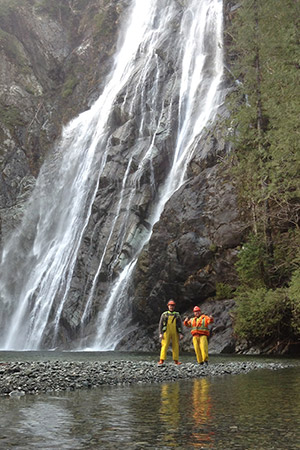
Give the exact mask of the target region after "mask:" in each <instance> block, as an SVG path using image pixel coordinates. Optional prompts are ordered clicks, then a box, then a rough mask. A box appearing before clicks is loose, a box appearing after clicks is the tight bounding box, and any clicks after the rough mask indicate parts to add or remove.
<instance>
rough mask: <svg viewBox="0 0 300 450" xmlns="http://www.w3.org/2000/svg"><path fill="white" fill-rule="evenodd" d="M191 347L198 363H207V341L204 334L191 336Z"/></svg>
mask: <svg viewBox="0 0 300 450" xmlns="http://www.w3.org/2000/svg"><path fill="white" fill-rule="evenodd" d="M193 345H194V349H195V353H196V358H197V361H198V363H202V362H203V361H208V340H207V336H205V334H203V335H201V336H193Z"/></svg>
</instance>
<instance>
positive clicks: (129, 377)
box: [0, 361, 290, 396]
mask: <svg viewBox="0 0 300 450" xmlns="http://www.w3.org/2000/svg"><path fill="white" fill-rule="evenodd" d="M289 366H290V364H288V363H277V362H275V363H274V362H270V363H269V362H254V361H251V362H227V363H217V364H216V363H213V364H209V365H208V366H203V365H198V364H195V363H184V364H182V365H180V366H176V365H174V364H173V363H171V362H169V363H166V364H165V365H164V366H162V367H158V366H157V364H156V363H155V362H148V361H105V362H98V361H85V362H81V361H32V362H30V361H25V362H2V363H0V395H1V396H4V395H9V396H23V395H25V394H38V393H42V392H46V393H51V392H60V391H74V390H77V389H89V388H94V387H99V386H103V385H128V384H132V383H162V382H170V381H177V380H182V379H192V378H202V377H216V376H224V375H236V374H241V373H248V372H250V371H252V370H259V369H270V370H277V369H282V368H286V367H289Z"/></svg>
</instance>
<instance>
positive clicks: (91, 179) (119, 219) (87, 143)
mask: <svg viewBox="0 0 300 450" xmlns="http://www.w3.org/2000/svg"><path fill="white" fill-rule="evenodd" d="M186 5H187V6H185V7H184V13H183V14H182V18H181V21H180V28H179V30H178V29H175V28H176V20H177V16H178V14H179V12H180V11H179V10H178V3H177V2H175V0H147V1H141V0H135V1H134V2H133V4H132V8H131V14H130V17H129V19H128V22H127V26H126V30H125V31H124V33H123V43H122V45H120V46H119V51H118V53H117V55H116V57H115V61H114V65H113V68H112V71H111V73H110V75H109V77H108V78H107V84H106V86H105V88H104V90H103V92H102V94H101V95H100V97H99V99H98V100H97V101H96V102H95V104H94V105H93V106H92V108H91V109H90V110H89V111H86V112H84V113H83V114H81V115H79V116H78V117H77V118H76V119H74V120H73V121H72V122H71V123H70V124H69V125H68V126H67V127H66V128H65V129H64V132H63V136H62V140H61V142H60V144H59V146H58V148H57V149H56V150H55V152H54V155H52V157H51V159H49V161H48V162H46V163H45V165H44V166H43V168H42V170H41V173H40V175H39V178H38V180H37V184H36V188H35V190H34V192H33V195H32V197H31V200H30V202H29V205H28V208H27V212H26V213H25V216H24V220H23V223H22V226H21V227H20V228H19V229H18V230H17V231H16V232H15V233H14V235H13V236H12V238H11V239H10V241H9V242H8V244H7V245H6V246H5V248H4V251H3V255H2V261H1V277H0V289H1V295H2V303H3V308H2V309H3V324H2V331H3V333H2V337H1V341H0V347H2V348H4V349H22V350H28V349H38V348H40V347H41V345H45V344H44V342H51V343H52V344H51V345H57V344H58V343H59V333H60V323H61V318H62V315H63V311H64V308H65V307H66V304H67V302H68V301H69V299H70V297H71V293H70V289H71V283H72V279H73V277H74V271H75V268H76V263H77V260H78V257H79V253H80V245H81V243H82V240H83V237H84V233H85V230H86V228H87V226H88V223H89V221H90V218H91V214H92V208H93V203H94V200H95V198H96V195H97V192H98V187H99V183H100V184H101V180H102V177H103V174H104V173H105V171H106V170H107V164H108V159H109V158H108V155H109V154H110V153H109V152H110V146H111V135H110V131H109V120H110V117H111V114H112V112H113V110H114V107H115V103H116V100H117V98H118V96H119V95H120V94H122V95H123V105H122V110H123V111H127V113H128V116H129V117H133V118H136V117H137V116H142V114H143V116H142V117H141V118H140V120H139V124H138V131H137V132H136V134H137V136H136V139H135V144H134V145H133V146H132V149H131V155H130V156H129V159H128V161H127V162H126V164H125V169H124V178H123V182H122V183H121V185H120V189H119V192H118V197H117V198H116V202H115V206H114V208H113V213H112V214H114V219H113V220H112V221H111V225H110V227H109V230H108V232H107V235H106V236H105V238H104V244H103V246H102V248H101V252H102V253H101V254H100V255H98V258H99V259H98V264H97V268H96V270H95V273H94V275H93V276H92V279H91V280H90V284H91V287H90V288H89V289H87V292H86V299H85V305H84V308H83V310H82V314H81V331H82V334H83V336H84V332H85V329H84V327H85V324H86V321H87V320H88V318H89V317H90V316H91V314H93V308H95V306H94V304H95V301H96V300H97V285H98V281H99V276H100V273H101V271H102V270H103V266H104V265H105V264H106V265H107V263H105V261H106V257H107V256H106V255H107V252H108V251H109V249H110V247H112V246H115V253H114V257H113V259H112V261H111V262H110V267H111V273H113V271H114V269H115V268H118V271H117V272H118V276H117V278H116V279H115V280H114V281H113V282H112V283H111V285H110V289H109V291H108V294H107V295H106V297H105V306H103V307H102V309H100V313H98V319H97V321H96V330H97V332H96V333H95V334H94V337H93V340H92V343H90V347H92V348H93V349H98V350H111V349H114V347H115V345H116V343H117V342H118V340H119V339H121V338H122V336H123V335H124V334H125V333H126V331H127V330H128V327H129V326H130V308H129V305H127V304H126V301H127V286H128V283H129V280H130V278H131V275H132V273H133V271H134V268H135V265H136V262H137V258H138V256H139V253H140V251H141V250H142V249H143V247H144V245H145V244H146V243H147V242H148V241H149V239H150V237H151V232H152V227H153V225H154V224H155V223H156V221H157V220H159V217H160V215H161V212H162V211H163V208H164V205H165V203H166V202H167V201H168V200H169V198H170V197H171V196H172V195H173V193H174V192H175V191H176V190H177V189H178V188H179V187H180V186H181V185H182V183H183V182H184V177H185V170H186V167H187V165H188V163H189V161H190V160H191V158H192V156H193V154H194V151H195V150H196V148H197V144H198V142H199V140H200V139H201V136H202V134H203V132H204V130H205V127H207V126H208V125H209V124H210V123H211V122H212V121H213V120H214V119H215V116H216V114H217V111H218V107H219V105H220V104H221V103H222V100H223V93H222V90H221V89H220V84H221V81H222V75H223V61H222V32H223V31H222V22H223V18H222V1H221V0H189V1H187V2H186ZM175 32H176V36H177V37H176V39H174V36H175ZM172 33H173V34H172ZM173 40H174V42H173ZM174 46H177V47H176V48H175V49H174ZM161 48H166V53H168V51H171V50H172V51H173V52H174V51H175V52H176V55H177V56H176V64H177V66H176V82H174V83H173V84H172V86H170V98H169V99H168V102H169V103H168V105H166V104H165V103H166V100H165V99H162V98H161V92H162V87H161V77H162V68H161V67H160V64H159V63H158V49H161ZM164 57H165V58H167V57H168V56H164ZM150 75H151V79H152V84H151V86H149V81H148V80H149V77H150ZM132 82H134V83H135V85H134V89H132V85H131V83H132ZM132 92H133V93H132ZM177 102H178V107H177V114H178V118H177V120H176V122H177V124H178V125H177V129H175V130H174V129H172V126H171V125H172V123H174V117H173V114H174V108H175V107H174V105H175V104H177ZM145 105H147V112H146V109H145ZM168 127H169V128H168ZM149 130H152V131H151V132H150V135H149V137H148V138H147V139H145V136H146V135H147V133H148V134H149ZM162 130H163V131H164V132H165V133H169V134H171V133H173V134H176V139H175V141H176V145H175V146H174V151H173V156H172V163H171V165H170V171H169V174H168V175H167V177H166V179H165V181H164V182H163V183H162V184H160V185H159V186H156V184H155V177H154V175H153V170H152V169H151V189H152V190H153V191H155V190H156V191H157V192H158V195H156V196H155V202H154V203H153V204H152V205H151V209H150V212H149V216H148V218H147V223H148V226H147V228H141V227H136V226H135V225H134V224H133V223H132V218H131V216H130V211H131V210H132V208H133V207H134V205H135V201H136V196H137V192H136V189H138V188H139V185H140V180H141V179H142V177H143V176H144V175H145V173H146V170H147V169H148V167H149V165H150V167H151V168H152V161H153V159H154V158H155V156H156V155H157V152H158V149H157V137H158V136H159V135H160V134H161V133H162ZM141 142H143V143H142V144H140V143H141ZM147 142H148V143H147ZM133 160H134V161H135V164H137V169H136V171H135V173H134V175H133V176H130V170H131V164H132V161H133ZM126 189H127V191H126ZM128 191H129V193H128ZM120 223H121V225H120ZM116 236H117V239H116ZM126 244H127V245H129V244H130V246H131V249H132V250H131V255H130V257H128V258H125V259H124V246H125V245H126ZM116 330H117V331H116ZM48 345H49V344H48Z"/></svg>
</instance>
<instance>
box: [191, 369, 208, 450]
mask: <svg viewBox="0 0 300 450" xmlns="http://www.w3.org/2000/svg"><path fill="white" fill-rule="evenodd" d="M209 390H210V382H209V381H208V380H207V379H206V378H202V379H195V380H194V383H193V392H192V401H191V407H192V417H193V419H194V429H193V432H192V434H191V435H190V442H189V444H190V445H192V446H193V448H197V447H198V448H206V447H212V446H213V432H212V431H211V418H212V417H211V397H210V394H209Z"/></svg>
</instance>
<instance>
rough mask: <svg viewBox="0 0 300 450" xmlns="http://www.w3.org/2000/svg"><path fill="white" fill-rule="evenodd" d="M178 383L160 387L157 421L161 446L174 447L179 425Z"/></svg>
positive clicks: (165, 384)
mask: <svg viewBox="0 0 300 450" xmlns="http://www.w3.org/2000/svg"><path fill="white" fill-rule="evenodd" d="M179 395H180V385H179V383H164V384H162V386H161V393H160V408H159V420H160V422H161V425H162V430H163V431H162V433H161V436H160V439H161V442H162V445H169V446H172V447H176V444H177V442H178V429H179V425H180V420H181V417H180V409H179Z"/></svg>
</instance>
